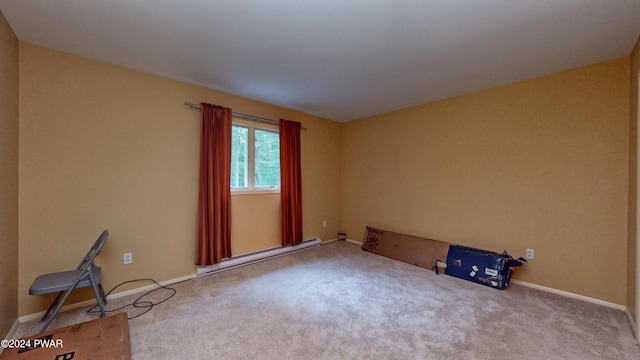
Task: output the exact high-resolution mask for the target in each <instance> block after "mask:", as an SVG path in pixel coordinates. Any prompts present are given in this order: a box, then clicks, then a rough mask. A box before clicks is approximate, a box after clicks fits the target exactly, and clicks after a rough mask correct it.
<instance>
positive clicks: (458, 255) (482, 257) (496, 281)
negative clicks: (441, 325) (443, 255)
mask: <svg viewBox="0 0 640 360" xmlns="http://www.w3.org/2000/svg"><path fill="white" fill-rule="evenodd" d="M525 261H526V260H525V259H523V258H520V259H513V258H512V257H511V256H510V255H509V254H507V253H503V254H498V253H496V252H493V251H486V250H480V249H474V248H470V247H465V246H459V245H451V246H450V247H449V253H448V254H447V268H446V270H445V274H447V275H451V276H455V277H458V278H461V279H465V280H469V281H472V282H476V283H478V284H482V285H486V286H489V287H493V288H496V289H504V288H506V287H507V286H508V285H509V281H510V280H511V274H512V272H513V271H514V269H513V268H514V267H518V266H522V265H523V264H524V262H525Z"/></svg>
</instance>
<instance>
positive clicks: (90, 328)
mask: <svg viewBox="0 0 640 360" xmlns="http://www.w3.org/2000/svg"><path fill="white" fill-rule="evenodd" d="M12 341H13V340H12ZM11 345H12V346H11V347H10V348H6V349H4V351H3V352H2V354H0V360H36V359H42V360H44V359H46V360H84V359H87V360H107V359H122V360H124V359H131V349H130V344H129V322H128V319H127V313H126V312H125V313H119V314H116V315H111V316H107V317H104V318H100V319H96V320H91V321H87V322H83V323H80V324H76V325H72V326H67V327H65V328H60V329H55V330H51V331H47V332H44V333H42V334H38V335H34V336H30V337H27V338H24V339H20V340H15V341H14V343H13V344H11ZM13 345H26V346H23V347H22V348H19V347H16V346H13Z"/></svg>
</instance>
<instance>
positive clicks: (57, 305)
mask: <svg viewBox="0 0 640 360" xmlns="http://www.w3.org/2000/svg"><path fill="white" fill-rule="evenodd" d="M89 278H90V282H91V288H92V289H93V294H94V295H95V297H96V301H97V302H98V306H99V307H100V317H105V315H106V311H105V310H104V304H106V303H107V297H106V295H105V294H104V289H103V288H102V284H97V285H96V283H95V281H93V276H91V273H89ZM75 285H77V284H74V285H73V286H72V287H71V289H70V290H67V291H61V292H59V293H58V296H56V298H55V300H53V302H52V303H51V306H49V309H48V310H47V312H46V313H44V315H43V316H42V318H41V319H40V322H43V321H44V320H45V319H47V317H48V320H47V322H46V323H45V324H44V326H43V327H42V329H41V330H40V333H43V332H45V330H47V327H49V325H50V324H51V322H52V321H53V319H54V318H55V317H56V315H58V312H59V311H60V309H61V308H62V305H63V304H64V302H65V301H67V298H68V297H69V295H70V294H71V291H72V290H73V289H75ZM63 293H64V296H62V294H63ZM60 296H62V300H61V301H60V302H58V300H60ZM52 309H53V312H52V311H51V310H52Z"/></svg>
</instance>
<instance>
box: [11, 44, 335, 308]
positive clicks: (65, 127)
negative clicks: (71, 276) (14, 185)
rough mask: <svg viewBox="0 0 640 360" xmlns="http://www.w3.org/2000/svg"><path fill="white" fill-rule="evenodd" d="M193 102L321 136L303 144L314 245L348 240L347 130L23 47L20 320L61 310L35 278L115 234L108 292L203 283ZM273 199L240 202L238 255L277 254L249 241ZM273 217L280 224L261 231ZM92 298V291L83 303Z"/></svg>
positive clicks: (104, 258) (307, 233) (105, 256)
mask: <svg viewBox="0 0 640 360" xmlns="http://www.w3.org/2000/svg"><path fill="white" fill-rule="evenodd" d="M184 101H189V102H196V103H197V102H201V101H206V102H210V103H215V104H219V105H224V106H229V107H231V108H233V110H234V111H236V112H241V113H246V114H251V115H255V116H260V117H265V118H270V119H279V118H281V117H282V118H286V119H289V120H295V121H301V122H302V123H303V125H304V126H305V127H307V128H308V129H309V130H308V131H304V132H303V134H302V162H303V164H302V172H303V174H302V176H303V183H304V185H303V236H304V238H313V237H321V238H322V239H323V240H329V239H332V238H335V237H336V233H337V232H338V231H339V230H340V229H339V221H340V207H339V201H340V192H339V184H340V183H339V181H340V179H339V178H340V168H339V165H338V164H339V161H340V157H339V154H340V148H339V147H340V142H339V139H340V137H339V135H340V124H339V123H336V122H333V121H329V120H325V119H320V118H317V117H313V116H309V115H305V114H302V113H299V112H295V111H291V110H287V109H283V108H279V107H275V106H271V105H268V104H264V103H259V102H256V101H251V100H247V99H243V98H239V97H235V96H231V95H228V94H223V93H220V92H216V91H212V90H207V89H204V88H202V87H198V86H193V85H188V84H185V83H181V82H177V81H172V80H167V79H164V78H160V77H157V76H152V75H147V74H143V73H140V72H136V71H131V70H127V69H124V68H120V67H116V66H112V65H107V64H104V63H100V62H96V61H92V60H88V59H84V58H80V57H76V56H71V55H68V54H64V53H61V52H57V51H53V50H50V49H45V48H41V47H37V46H33V45H30V44H26V43H20V158H19V160H20V162H19V172H20V192H19V200H20V202H19V204H20V206H19V216H20V225H19V238H20V244H19V246H20V265H19V266H20V278H19V289H18V291H19V297H20V298H19V300H20V308H19V313H20V315H26V314H30V313H34V312H37V311H41V310H43V309H45V308H46V305H47V304H48V302H49V301H50V299H49V298H47V297H45V296H41V297H31V296H29V295H28V294H27V291H28V287H29V285H30V284H31V281H32V280H33V278H34V277H35V276H36V275H37V274H39V273H42V272H49V271H56V270H61V269H65V268H68V267H69V265H72V266H75V264H76V263H77V262H78V261H79V260H80V258H81V257H82V256H83V255H84V252H85V251H86V250H87V248H88V246H90V244H91V242H92V241H94V240H95V237H97V236H98V235H99V233H100V231H102V230H103V229H104V228H108V229H109V230H110V233H111V235H110V237H109V240H108V241H107V245H106V246H105V248H104V250H103V253H102V254H101V255H100V257H99V258H98V260H97V262H98V264H99V265H100V266H102V267H103V271H104V283H105V287H106V288H107V289H109V288H111V287H112V286H114V285H116V284H117V283H120V282H122V281H125V280H131V279H136V278H149V277H150V278H154V279H156V280H157V281H164V280H170V279H175V278H179V277H182V276H186V275H191V274H194V273H195V266H194V262H195V226H196V210H197V184H198V156H199V138H200V137H199V133H200V130H199V112H198V111H195V110H191V109H189V108H187V107H185V106H184V105H183V102H184ZM317 194H322V198H320V197H319V196H318V195H317ZM265 199H266V201H265ZM271 200H273V199H269V196H265V195H254V196H251V195H246V196H241V197H240V196H234V197H233V200H232V201H233V202H232V205H233V207H234V209H233V216H234V224H237V223H238V221H240V222H241V223H242V225H241V226H244V227H245V228H244V229H238V230H239V233H240V234H241V235H239V236H238V239H234V244H233V245H232V248H233V249H234V251H237V252H240V253H242V252H248V251H253V250H257V249H259V248H260V247H262V246H268V245H265V244H260V243H258V244H256V243H254V242H252V241H253V239H251V238H252V237H254V234H253V233H252V232H251V231H248V232H247V231H246V230H247V228H251V229H253V230H255V229H259V228H260V227H261V226H262V225H261V224H264V221H263V220H264V219H267V218H270V219H272V220H273V219H275V218H276V216H275V215H274V214H273V213H272V212H273V211H275V210H276V208H277V206H275V205H274V204H273V201H271ZM259 209H260V210H259ZM262 211H264V212H270V213H269V214H260V220H259V222H260V223H258V222H256V221H258V220H256V219H255V216H257V215H258V213H259V212H262ZM278 219H279V217H278ZM322 220H327V221H328V226H327V227H326V228H323V227H322ZM243 231H244V235H242V234H243ZM278 231H279V226H278ZM262 235H263V236H264V234H262ZM269 236H271V235H269ZM265 237H268V236H265ZM271 238H273V237H272V236H271ZM124 252H132V253H133V264H131V265H126V266H125V265H123V264H122V254H123V253H124ZM141 285H146V284H144V283H143V284H141ZM141 285H140V286H141ZM123 289H126V288H123ZM90 297H91V294H90V293H89V292H80V293H79V296H76V297H75V298H74V300H78V299H86V298H90Z"/></svg>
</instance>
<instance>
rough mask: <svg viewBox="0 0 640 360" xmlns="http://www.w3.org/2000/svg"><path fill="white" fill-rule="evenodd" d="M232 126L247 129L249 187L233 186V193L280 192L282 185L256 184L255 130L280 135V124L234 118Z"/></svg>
mask: <svg viewBox="0 0 640 360" xmlns="http://www.w3.org/2000/svg"><path fill="white" fill-rule="evenodd" d="M231 126H232V127H233V126H237V127H243V128H246V129H247V158H248V160H247V180H248V181H247V183H248V185H247V187H241V188H234V187H231V195H251V194H279V193H280V187H281V185H282V181H281V183H280V185H278V186H274V187H256V186H255V161H256V153H255V131H256V130H260V131H268V132H272V133H275V134H278V136H279V135H280V128H279V127H278V125H268V124H262V123H256V122H252V121H247V120H241V119H239V118H235V117H234V118H233V120H232V124H231Z"/></svg>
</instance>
